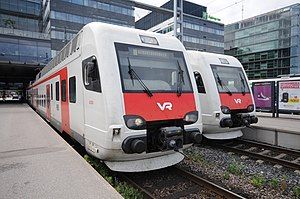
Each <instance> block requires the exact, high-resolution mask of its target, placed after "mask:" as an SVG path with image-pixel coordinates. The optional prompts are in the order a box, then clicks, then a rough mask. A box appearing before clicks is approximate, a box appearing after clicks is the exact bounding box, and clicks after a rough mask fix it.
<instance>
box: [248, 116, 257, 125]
mask: <svg viewBox="0 0 300 199" xmlns="http://www.w3.org/2000/svg"><path fill="white" fill-rule="evenodd" d="M250 122H251V124H255V123H257V122H258V118H257V117H256V116H251V117H250Z"/></svg>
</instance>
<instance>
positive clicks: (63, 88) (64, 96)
mask: <svg viewBox="0 0 300 199" xmlns="http://www.w3.org/2000/svg"><path fill="white" fill-rule="evenodd" d="M66 84H67V83H66V80H62V81H61V101H63V102H65V101H66V99H67V93H66V91H67V88H66V87H67V85H66Z"/></svg>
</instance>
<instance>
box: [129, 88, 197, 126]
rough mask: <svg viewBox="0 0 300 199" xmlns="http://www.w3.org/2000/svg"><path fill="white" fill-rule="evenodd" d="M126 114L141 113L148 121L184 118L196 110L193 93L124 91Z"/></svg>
mask: <svg viewBox="0 0 300 199" xmlns="http://www.w3.org/2000/svg"><path fill="white" fill-rule="evenodd" d="M124 104H125V114H126V115H139V116H141V117H143V118H144V119H145V120H146V121H157V120H170V119H182V118H183V117H184V116H185V114H186V113H188V112H190V111H195V110H196V104H195V98H194V94H193V93H182V95H181V96H177V93H153V96H152V97H149V96H148V95H147V94H145V93H124Z"/></svg>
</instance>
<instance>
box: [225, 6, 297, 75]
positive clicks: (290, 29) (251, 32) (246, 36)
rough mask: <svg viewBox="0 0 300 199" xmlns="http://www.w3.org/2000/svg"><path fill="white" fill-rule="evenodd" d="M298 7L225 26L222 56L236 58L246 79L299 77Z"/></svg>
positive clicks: (278, 10) (285, 8)
mask: <svg viewBox="0 0 300 199" xmlns="http://www.w3.org/2000/svg"><path fill="white" fill-rule="evenodd" d="M299 15H300V4H294V5H291V6H288V7H284V8H281V9H277V10H274V11H271V12H268V13H265V14H261V15H258V16H255V17H252V18H249V19H245V20H242V21H238V22H235V23H232V24H229V25H226V26H225V54H228V55H233V56H235V57H237V58H238V59H239V60H240V61H241V63H242V64H243V66H244V68H245V70H246V72H247V75H248V77H249V78H250V79H261V78H272V77H277V76H278V75H286V74H297V73H300V16H299Z"/></svg>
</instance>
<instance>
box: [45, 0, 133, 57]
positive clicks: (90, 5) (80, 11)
mask: <svg viewBox="0 0 300 199" xmlns="http://www.w3.org/2000/svg"><path fill="white" fill-rule="evenodd" d="M42 8H43V10H42V30H43V32H45V33H49V34H50V36H51V56H52V57H54V56H55V55H56V54H57V53H58V52H59V51H60V50H61V49H62V47H63V46H64V45H65V44H66V43H67V42H68V40H70V39H71V38H73V37H74V35H75V34H77V32H78V31H79V30H80V29H81V28H82V27H83V26H84V25H85V24H87V23H90V22H105V23H110V24H115V25H121V26H128V27H134V7H133V3H132V2H129V1H123V0H43V2H42ZM65 8H68V9H65Z"/></svg>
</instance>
